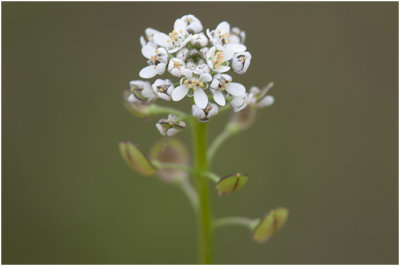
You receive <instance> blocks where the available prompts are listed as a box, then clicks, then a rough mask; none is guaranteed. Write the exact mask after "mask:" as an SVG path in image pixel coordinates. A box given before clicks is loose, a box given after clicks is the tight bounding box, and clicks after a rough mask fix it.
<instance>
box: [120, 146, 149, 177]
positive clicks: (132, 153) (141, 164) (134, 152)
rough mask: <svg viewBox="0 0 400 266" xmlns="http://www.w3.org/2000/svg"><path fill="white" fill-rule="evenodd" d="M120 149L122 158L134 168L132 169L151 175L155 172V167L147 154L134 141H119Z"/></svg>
mask: <svg viewBox="0 0 400 266" xmlns="http://www.w3.org/2000/svg"><path fill="white" fill-rule="evenodd" d="M119 151H120V152H121V155H122V158H124V160H125V162H126V163H127V164H128V165H129V166H130V167H131V168H132V170H134V171H136V172H138V173H140V174H142V175H144V176H149V175H152V174H154V173H155V168H154V167H153V165H152V164H151V163H150V161H149V159H148V158H147V156H146V155H145V154H144V153H143V152H142V151H141V150H140V149H139V148H138V147H137V146H136V145H135V144H134V143H132V142H129V141H122V142H120V143H119Z"/></svg>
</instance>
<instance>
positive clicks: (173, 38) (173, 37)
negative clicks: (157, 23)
mask: <svg viewBox="0 0 400 266" xmlns="http://www.w3.org/2000/svg"><path fill="white" fill-rule="evenodd" d="M182 33H183V30H179V32H177V31H176V30H173V31H172V32H170V33H169V34H168V36H169V39H168V40H167V42H168V43H170V44H172V45H175V43H177V42H178V41H179V40H180V39H181V38H182V36H180V35H181V34H182Z"/></svg>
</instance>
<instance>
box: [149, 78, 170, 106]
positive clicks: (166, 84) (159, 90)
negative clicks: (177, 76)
mask: <svg viewBox="0 0 400 266" xmlns="http://www.w3.org/2000/svg"><path fill="white" fill-rule="evenodd" d="M152 87H153V92H154V93H155V94H156V95H157V97H159V98H161V99H163V100H166V101H170V100H171V94H172V92H173V91H174V84H173V83H172V81H171V80H169V79H164V80H163V79H157V80H156V81H155V82H154V83H153V86H152Z"/></svg>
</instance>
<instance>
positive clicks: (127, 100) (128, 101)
mask: <svg viewBox="0 0 400 266" xmlns="http://www.w3.org/2000/svg"><path fill="white" fill-rule="evenodd" d="M133 97H135V96H134V95H133V94H132V93H131V92H130V91H129V90H124V91H123V99H124V106H125V108H126V109H127V110H128V111H129V112H131V113H132V114H133V115H135V116H137V117H139V118H145V117H149V116H150V115H151V113H150V108H149V104H148V103H147V102H142V101H140V100H139V99H137V98H134V99H133Z"/></svg>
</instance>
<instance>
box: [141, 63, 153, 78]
mask: <svg viewBox="0 0 400 266" xmlns="http://www.w3.org/2000/svg"><path fill="white" fill-rule="evenodd" d="M155 75H157V70H156V67H155V66H153V65H151V66H147V67H145V68H143V69H142V70H140V72H139V76H140V77H141V78H144V79H150V78H152V77H154V76H155Z"/></svg>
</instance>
